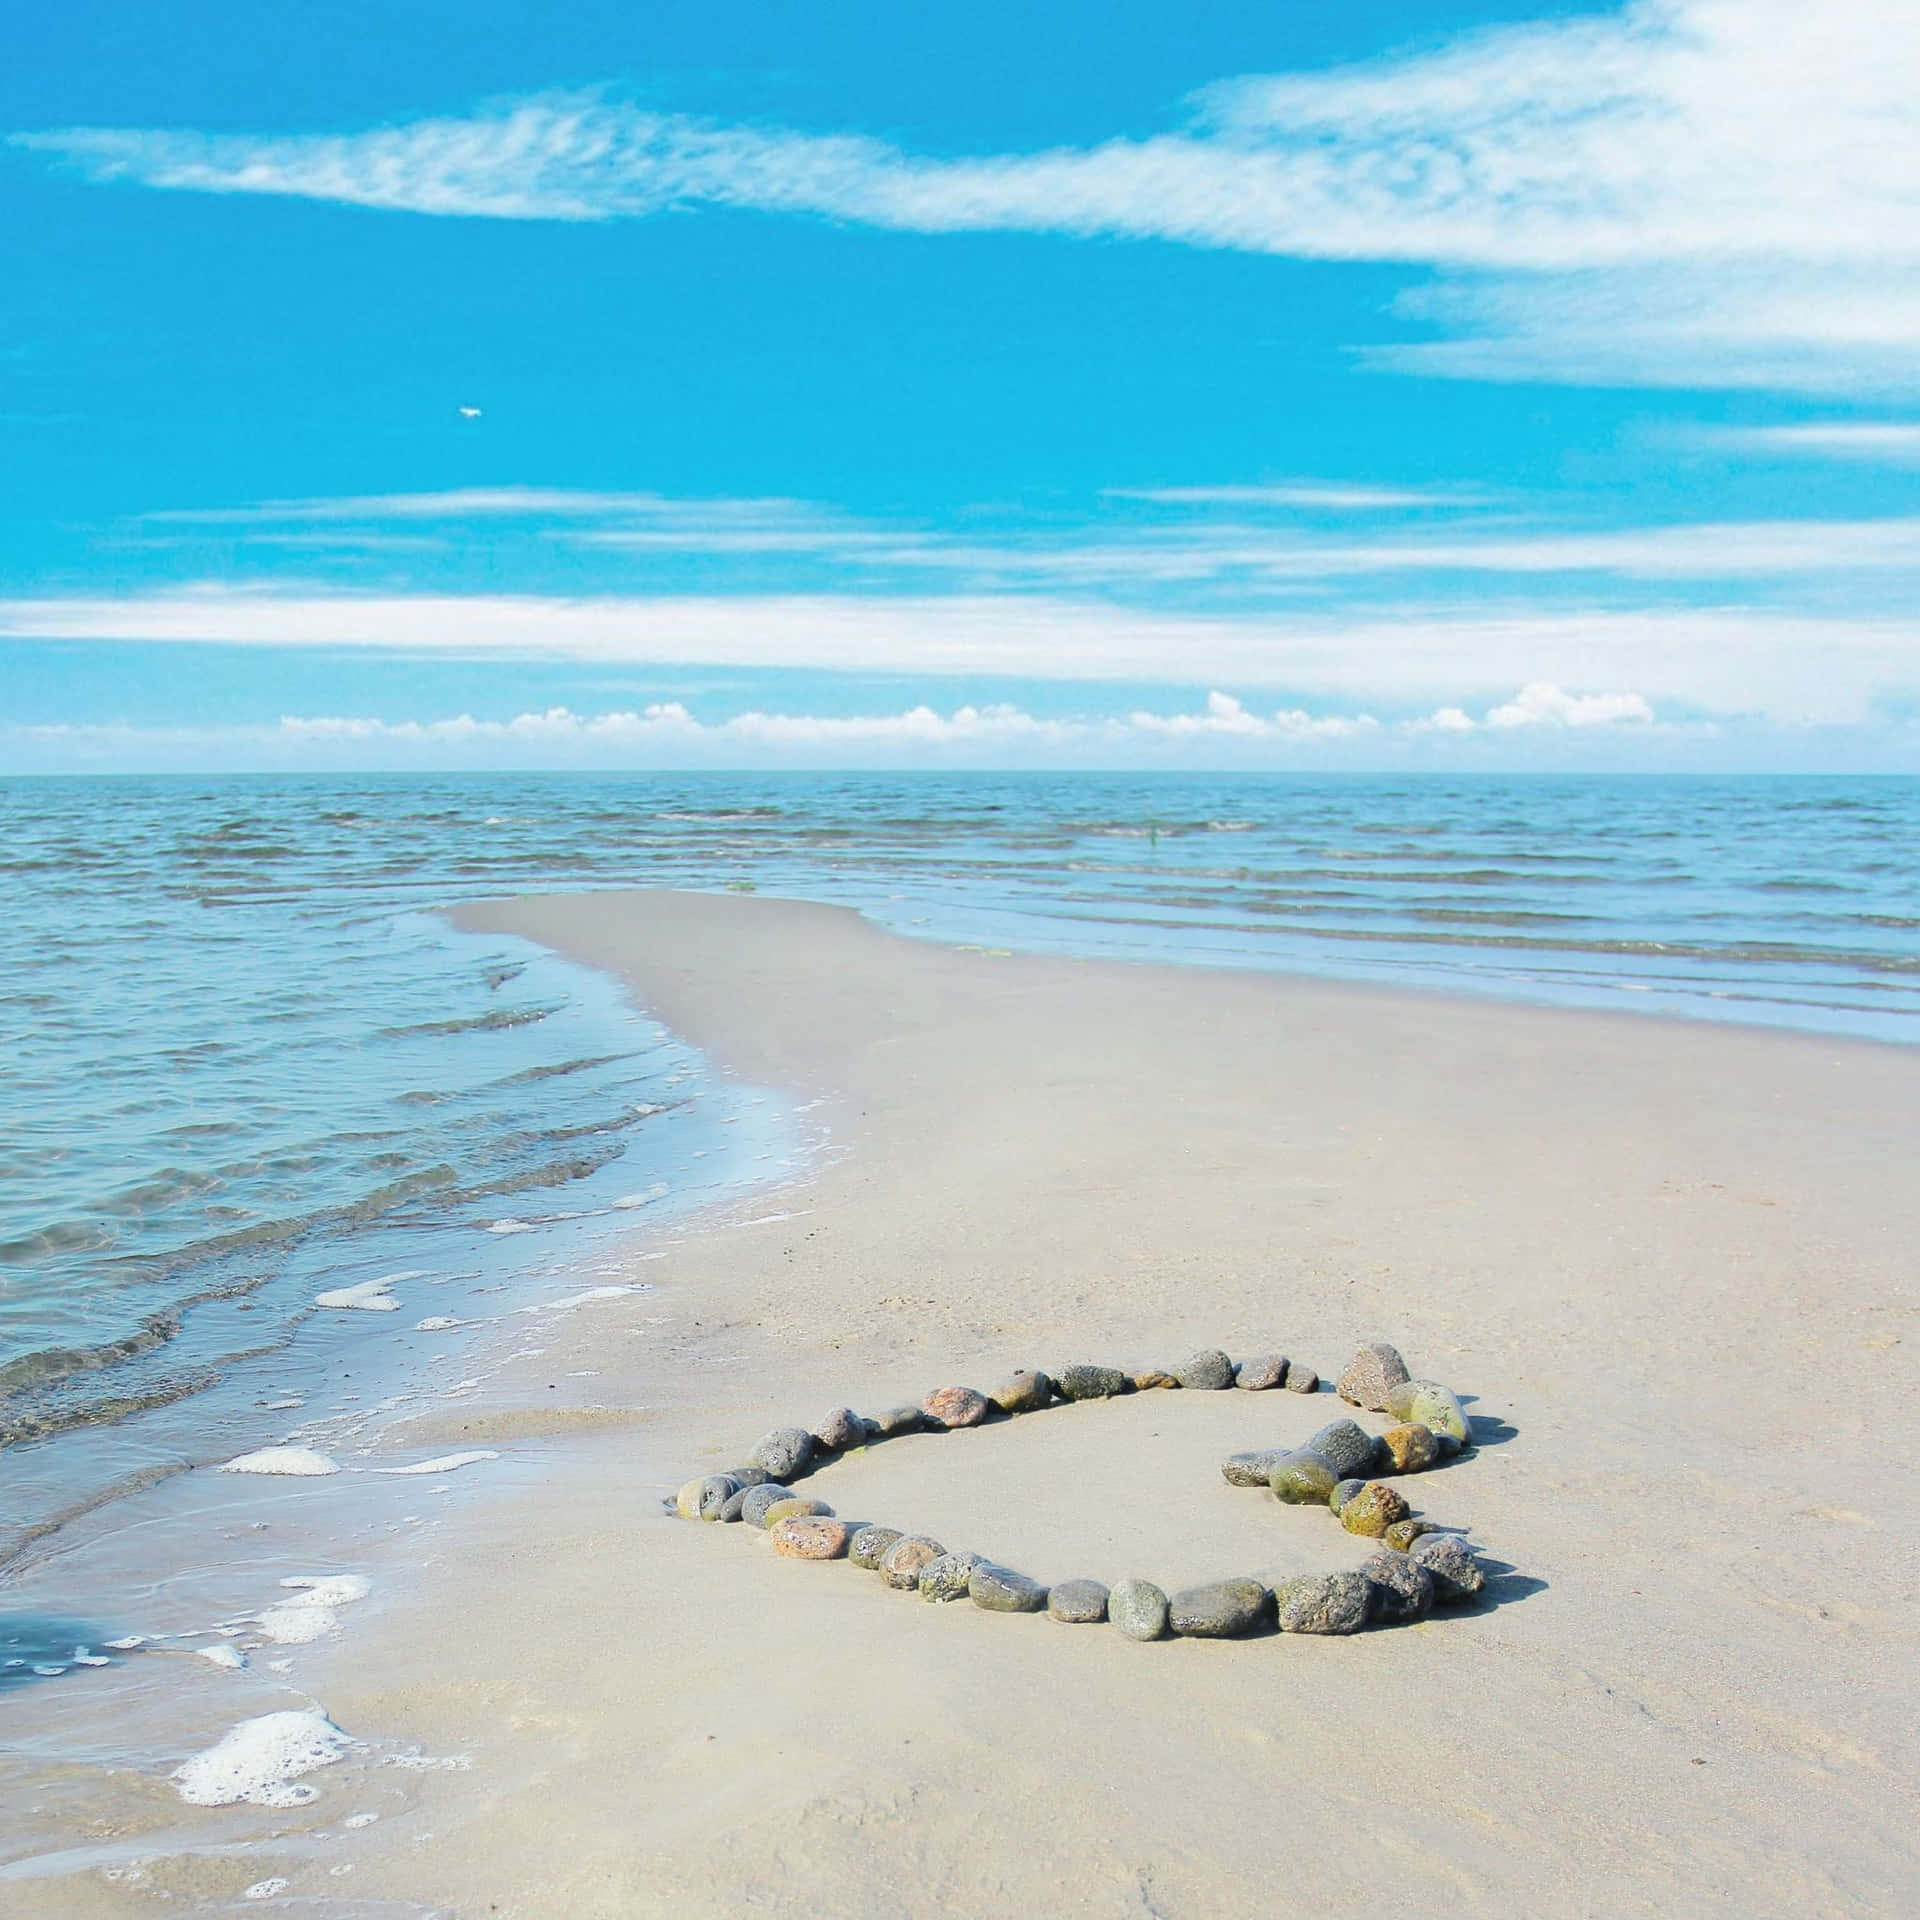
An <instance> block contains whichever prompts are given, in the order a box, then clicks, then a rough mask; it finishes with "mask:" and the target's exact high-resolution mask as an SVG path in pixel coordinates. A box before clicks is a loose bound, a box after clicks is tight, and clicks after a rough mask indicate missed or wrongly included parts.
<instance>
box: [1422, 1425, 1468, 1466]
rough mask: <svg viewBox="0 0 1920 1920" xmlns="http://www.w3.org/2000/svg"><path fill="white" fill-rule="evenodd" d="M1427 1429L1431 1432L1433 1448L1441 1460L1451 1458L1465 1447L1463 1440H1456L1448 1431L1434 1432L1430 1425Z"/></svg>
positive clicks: (1464, 1449)
mask: <svg viewBox="0 0 1920 1920" xmlns="http://www.w3.org/2000/svg"><path fill="white" fill-rule="evenodd" d="M1427 1431H1428V1432H1429V1433H1431V1434H1433V1450H1434V1452H1435V1453H1437V1454H1438V1455H1439V1456H1440V1458H1441V1459H1442V1460H1451V1459H1453V1458H1455V1457H1456V1456H1457V1455H1459V1454H1462V1453H1464V1452H1465V1451H1466V1449H1467V1443H1466V1442H1465V1441H1464V1440H1456V1439H1455V1438H1454V1437H1453V1435H1452V1434H1450V1433H1435V1432H1434V1429H1433V1428H1432V1427H1429V1428H1428V1429H1427Z"/></svg>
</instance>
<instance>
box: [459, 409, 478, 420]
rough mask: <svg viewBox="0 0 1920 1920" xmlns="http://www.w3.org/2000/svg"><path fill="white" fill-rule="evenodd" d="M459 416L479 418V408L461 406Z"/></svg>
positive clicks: (467, 418)
mask: <svg viewBox="0 0 1920 1920" xmlns="http://www.w3.org/2000/svg"><path fill="white" fill-rule="evenodd" d="M460 418H461V419H462V420H478V419H479V418H480V409H479V408H478V407H462V408H461V409H460Z"/></svg>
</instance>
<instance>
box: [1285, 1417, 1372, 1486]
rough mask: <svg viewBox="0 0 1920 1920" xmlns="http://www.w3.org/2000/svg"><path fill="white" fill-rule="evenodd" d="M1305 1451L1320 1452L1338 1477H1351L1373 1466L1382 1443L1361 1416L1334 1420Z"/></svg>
mask: <svg viewBox="0 0 1920 1920" xmlns="http://www.w3.org/2000/svg"><path fill="white" fill-rule="evenodd" d="M1301 1451H1302V1452H1305V1453H1317V1454H1318V1455H1319V1456H1320V1458H1321V1459H1322V1460H1324V1461H1325V1462H1326V1463H1327V1465H1328V1466H1330V1467H1331V1468H1332V1469H1333V1471H1334V1474H1335V1476H1336V1477H1337V1478H1338V1479H1341V1480H1347V1479H1351V1478H1352V1477H1353V1476H1354V1475H1355V1474H1365V1473H1370V1472H1371V1471H1372V1470H1373V1463H1374V1460H1375V1459H1376V1458H1377V1456H1378V1454H1379V1451H1380V1443H1379V1442H1378V1441H1377V1440H1376V1439H1375V1438H1374V1437H1373V1435H1372V1434H1370V1433H1369V1432H1368V1431H1367V1430H1366V1428H1365V1427H1363V1426H1362V1425H1361V1424H1360V1423H1359V1421H1357V1420H1332V1421H1329V1422H1328V1423H1327V1425H1325V1426H1324V1427H1322V1428H1321V1429H1320V1431H1319V1432H1318V1433H1316V1434H1315V1435H1314V1436H1313V1438H1312V1439H1310V1440H1309V1441H1307V1442H1306V1444H1305V1446H1304V1447H1303V1448H1302V1449H1301Z"/></svg>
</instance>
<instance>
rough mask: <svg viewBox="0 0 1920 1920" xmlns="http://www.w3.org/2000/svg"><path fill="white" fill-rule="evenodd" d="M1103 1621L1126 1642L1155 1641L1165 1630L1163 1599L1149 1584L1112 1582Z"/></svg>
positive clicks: (1145, 1581)
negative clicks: (1126, 1640)
mask: <svg viewBox="0 0 1920 1920" xmlns="http://www.w3.org/2000/svg"><path fill="white" fill-rule="evenodd" d="M1107 1618H1108V1619H1109V1620H1111V1621H1112V1622H1113V1624H1114V1625H1115V1626H1116V1627H1118V1628H1119V1629H1120V1631H1121V1632H1122V1633H1124V1634H1125V1635H1126V1636H1127V1638H1128V1639H1129V1640H1158V1639H1160V1638H1161V1636H1162V1635H1163V1634H1165V1632H1166V1630H1167V1596H1166V1595H1165V1594H1164V1593H1162V1592H1161V1591H1160V1589H1159V1588H1158V1587H1156V1586H1155V1585H1154V1584H1153V1582H1152V1581H1151V1580H1120V1581H1116V1582H1115V1583H1114V1588H1113V1591H1112V1592H1111V1593H1110V1594H1108V1595H1107Z"/></svg>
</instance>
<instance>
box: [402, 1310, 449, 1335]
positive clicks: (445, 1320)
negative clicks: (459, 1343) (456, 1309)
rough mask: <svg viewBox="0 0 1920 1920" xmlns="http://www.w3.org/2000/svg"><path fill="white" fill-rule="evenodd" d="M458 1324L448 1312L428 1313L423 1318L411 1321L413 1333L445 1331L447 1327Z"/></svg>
mask: <svg viewBox="0 0 1920 1920" xmlns="http://www.w3.org/2000/svg"><path fill="white" fill-rule="evenodd" d="M459 1324H460V1322H459V1321H458V1320H456V1319H455V1318H454V1317H453V1315H452V1314H450V1313H430V1314H428V1316H427V1317H426V1318H425V1319H424V1320H416V1321H415V1322H414V1323H413V1330H414V1332H415V1333H445V1332H446V1330H447V1329H448V1328H449V1327H457V1326H458V1325H459Z"/></svg>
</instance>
